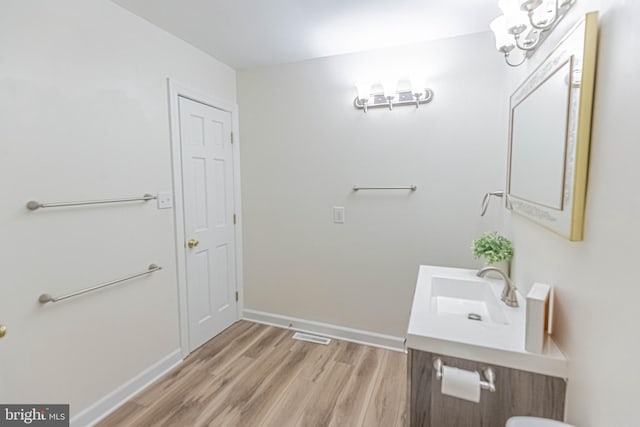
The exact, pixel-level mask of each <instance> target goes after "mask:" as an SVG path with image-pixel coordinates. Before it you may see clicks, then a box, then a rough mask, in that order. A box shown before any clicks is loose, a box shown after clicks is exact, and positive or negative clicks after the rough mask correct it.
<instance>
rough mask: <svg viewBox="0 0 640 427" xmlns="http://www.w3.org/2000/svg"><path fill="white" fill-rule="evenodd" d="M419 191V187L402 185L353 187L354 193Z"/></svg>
mask: <svg viewBox="0 0 640 427" xmlns="http://www.w3.org/2000/svg"><path fill="white" fill-rule="evenodd" d="M417 189H418V186H417V185H401V186H398V187H360V186H359V185H354V186H353V191H360V190H411V191H416V190H417Z"/></svg>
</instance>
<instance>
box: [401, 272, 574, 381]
mask: <svg viewBox="0 0 640 427" xmlns="http://www.w3.org/2000/svg"><path fill="white" fill-rule="evenodd" d="M477 272H478V270H476V269H467V268H453V267H440V266H437V265H421V266H420V270H419V272H418V279H417V281H416V289H415V292H414V296H413V304H412V306H411V316H410V317H409V327H408V329H407V341H406V345H407V348H410V349H413V350H420V351H424V352H427V353H434V354H439V355H443V356H451V357H457V358H460V359H468V360H475V361H477V362H484V363H488V364H493V365H500V366H506V367H508V368H513V369H520V370H523V371H528V372H534V373H539V374H543V375H549V376H554V377H560V378H566V377H567V375H568V369H567V358H566V357H565V356H564V355H563V354H562V352H561V351H560V349H559V348H558V347H557V346H556V345H555V343H554V342H553V340H552V339H551V337H547V339H546V340H545V349H544V352H543V353H542V354H538V353H530V352H528V351H526V350H525V324H526V319H525V318H526V316H525V313H526V309H527V307H526V299H525V298H524V297H523V296H522V295H521V294H520V293H518V300H519V302H520V306H519V307H508V306H507V305H506V304H505V303H503V302H502V301H500V294H501V293H502V289H503V288H504V282H503V281H502V280H499V279H491V278H486V277H478V276H476V273H477ZM516 292H517V291H516ZM470 314H474V315H479V317H480V319H481V320H480V321H478V320H472V319H469V315H470ZM473 317H476V318H477V316H473Z"/></svg>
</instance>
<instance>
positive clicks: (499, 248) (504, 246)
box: [471, 231, 513, 264]
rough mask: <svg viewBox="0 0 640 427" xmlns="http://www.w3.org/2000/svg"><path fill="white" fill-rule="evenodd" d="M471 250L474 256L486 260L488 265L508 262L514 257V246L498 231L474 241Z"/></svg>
mask: <svg viewBox="0 0 640 427" xmlns="http://www.w3.org/2000/svg"><path fill="white" fill-rule="evenodd" d="M471 250H472V251H473V256H475V257H476V258H484V259H485V261H486V262H487V264H495V263H497V262H500V261H507V260H510V259H511V258H512V257H513V244H512V243H511V241H510V240H509V239H507V238H506V237H503V236H501V235H499V234H498V232H497V231H493V232H490V233H484V234H483V235H482V236H480V238H479V239H476V240H474V241H473V245H472V246H471Z"/></svg>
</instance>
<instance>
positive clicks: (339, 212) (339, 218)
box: [333, 206, 344, 224]
mask: <svg viewBox="0 0 640 427" xmlns="http://www.w3.org/2000/svg"><path fill="white" fill-rule="evenodd" d="M333 223H334V224H344V206H334V207H333Z"/></svg>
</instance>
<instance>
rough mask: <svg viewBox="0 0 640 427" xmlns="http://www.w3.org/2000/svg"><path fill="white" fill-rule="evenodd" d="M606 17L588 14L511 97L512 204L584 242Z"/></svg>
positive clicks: (516, 209)
mask: <svg viewBox="0 0 640 427" xmlns="http://www.w3.org/2000/svg"><path fill="white" fill-rule="evenodd" d="M597 31H598V13H597V12H591V13H588V14H586V15H585V16H584V17H583V18H582V19H581V20H580V22H578V24H576V26H575V27H573V29H571V30H570V31H569V32H568V34H567V35H566V36H565V37H564V38H563V39H562V41H561V42H560V43H559V44H558V46H557V47H556V48H555V49H554V50H553V52H551V54H549V56H548V57H547V58H546V59H545V60H544V61H543V62H542V64H541V65H540V66H539V67H538V68H536V70H535V71H534V72H533V73H532V74H531V75H530V76H529V77H527V79H526V80H525V81H524V82H523V83H522V84H521V85H520V86H519V87H518V89H516V91H515V92H514V93H513V95H512V96H511V108H510V110H511V115H510V116H511V117H510V126H509V128H510V130H509V156H508V159H509V163H508V172H507V197H506V202H507V207H508V208H509V209H511V210H513V212H516V213H518V214H520V215H523V216H525V217H526V218H528V219H530V220H532V221H534V222H536V223H538V224H540V225H542V226H544V227H546V228H548V229H550V230H552V231H554V232H556V233H558V234H560V235H562V236H564V237H566V238H568V239H569V240H572V241H576V240H582V239H583V228H584V215H585V198H586V188H587V170H588V164H589V141H590V139H591V112H592V107H593V91H594V81H595V68H596V49H597Z"/></svg>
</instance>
